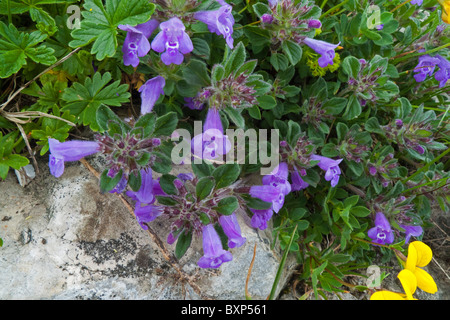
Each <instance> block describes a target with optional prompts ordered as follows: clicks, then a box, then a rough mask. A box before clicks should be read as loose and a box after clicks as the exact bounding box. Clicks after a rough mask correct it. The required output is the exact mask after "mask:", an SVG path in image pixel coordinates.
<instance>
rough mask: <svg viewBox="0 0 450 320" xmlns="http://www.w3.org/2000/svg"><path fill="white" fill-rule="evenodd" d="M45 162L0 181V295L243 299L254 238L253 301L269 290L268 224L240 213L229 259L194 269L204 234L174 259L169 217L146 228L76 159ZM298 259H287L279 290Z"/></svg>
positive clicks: (275, 262)
mask: <svg viewBox="0 0 450 320" xmlns="http://www.w3.org/2000/svg"><path fill="white" fill-rule="evenodd" d="M46 161H47V159H40V160H39V166H40V174H39V175H37V176H36V177H35V179H33V180H32V181H31V182H30V183H29V184H28V185H26V186H25V187H21V186H20V185H19V184H18V182H17V180H16V179H15V177H14V176H13V175H12V174H9V175H8V177H7V179H6V180H5V181H2V182H0V237H1V238H2V239H3V242H4V243H3V247H1V248H0V270H1V272H0V299H2V300H7V299H183V298H187V299H244V298H245V284H246V279H247V275H248V269H249V266H250V263H251V260H252V258H253V250H254V247H255V245H256V255H255V261H254V265H253V269H252V273H251V276H250V279H249V282H248V291H249V294H250V295H251V297H252V298H253V299H266V298H267V296H268V295H269V293H270V290H271V288H272V284H273V281H274V278H275V275H276V272H277V269H278V266H279V263H280V260H281V255H282V252H281V251H279V250H275V251H273V250H271V248H270V244H271V241H272V239H271V234H270V232H268V231H264V232H262V231H260V230H254V229H253V228H251V227H249V226H247V225H246V224H245V222H244V220H243V218H242V217H239V219H240V225H241V229H242V232H243V234H244V236H245V237H246V238H247V242H246V244H245V245H244V246H243V247H240V248H236V249H232V251H231V252H232V254H233V260H232V261H231V262H228V263H225V264H223V265H222V266H221V267H220V269H218V270H205V269H201V268H199V267H198V266H197V264H196V263H197V261H198V259H199V258H200V257H201V256H202V254H203V251H202V245H201V239H194V240H193V244H192V247H191V248H189V250H188V251H187V253H186V255H185V256H184V257H182V259H181V260H180V261H178V262H177V261H175V260H174V258H171V257H172V253H173V250H174V248H173V247H171V246H168V245H167V244H166V243H165V239H166V237H167V234H168V225H167V223H166V221H158V222H156V221H155V222H154V223H153V224H152V228H153V229H152V230H154V233H153V234H149V233H148V232H147V231H145V230H143V229H142V228H141V227H140V226H139V224H138V223H137V221H136V220H135V218H134V216H133V215H132V214H131V213H130V211H129V210H128V208H127V206H126V205H125V204H124V203H123V202H122V200H121V199H120V198H119V197H118V196H117V195H115V194H109V193H107V194H101V193H100V191H99V187H98V180H97V178H96V177H95V176H94V175H93V174H92V172H90V171H89V170H87V169H86V167H85V166H84V165H83V164H82V163H80V162H73V163H67V164H66V169H65V172H64V174H63V176H62V177H60V178H54V177H53V176H51V175H50V174H49V171H48V167H47V164H46ZM89 161H90V162H92V163H93V165H94V167H96V166H97V165H99V164H101V159H96V158H95V159H93V158H90V159H89ZM152 235H153V237H152ZM154 237H157V238H156V240H157V239H160V242H158V241H155V238H154ZM158 243H162V244H163V245H164V246H165V250H166V251H163V250H162V249H161V244H160V245H159V246H158ZM168 259H169V260H168ZM170 259H172V260H170ZM295 265H296V263H295V259H294V258H291V259H289V261H288V263H287V265H286V268H285V270H286V271H285V272H284V274H283V277H282V280H281V282H280V285H279V288H278V292H279V291H280V290H281V288H282V286H283V285H284V284H285V283H286V282H287V279H288V278H289V276H290V275H291V274H292V272H293V270H294V268H295ZM187 278H189V279H190V280H189V282H190V283H187V282H186V281H183V279H184V280H186V279H187Z"/></svg>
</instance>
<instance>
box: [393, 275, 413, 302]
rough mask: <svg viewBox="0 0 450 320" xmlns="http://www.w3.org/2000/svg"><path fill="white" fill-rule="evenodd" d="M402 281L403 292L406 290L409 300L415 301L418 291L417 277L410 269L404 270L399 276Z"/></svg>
mask: <svg viewBox="0 0 450 320" xmlns="http://www.w3.org/2000/svg"><path fill="white" fill-rule="evenodd" d="M397 278H398V279H399V280H400V282H401V284H402V287H403V290H405V293H406V297H407V299H408V300H414V298H413V296H412V295H413V294H414V292H416V289H417V280H416V276H415V275H414V274H413V273H412V272H411V271H410V270H408V269H403V270H402V271H400V272H399V273H398V275H397Z"/></svg>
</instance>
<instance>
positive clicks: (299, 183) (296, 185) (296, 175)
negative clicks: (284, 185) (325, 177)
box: [291, 167, 309, 191]
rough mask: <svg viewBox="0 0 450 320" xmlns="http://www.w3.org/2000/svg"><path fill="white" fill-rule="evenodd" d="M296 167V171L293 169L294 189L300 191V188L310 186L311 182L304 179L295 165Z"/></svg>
mask: <svg viewBox="0 0 450 320" xmlns="http://www.w3.org/2000/svg"><path fill="white" fill-rule="evenodd" d="M294 169H295V171H291V181H292V184H291V187H292V191H299V190H302V189H306V188H308V186H309V184H308V183H307V182H305V181H303V179H302V177H301V175H300V173H299V172H298V170H297V168H296V167H294Z"/></svg>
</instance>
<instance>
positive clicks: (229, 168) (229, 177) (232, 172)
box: [212, 163, 240, 189]
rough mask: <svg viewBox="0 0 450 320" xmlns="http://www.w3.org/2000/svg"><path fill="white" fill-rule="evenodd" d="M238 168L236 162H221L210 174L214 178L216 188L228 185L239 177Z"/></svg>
mask: <svg viewBox="0 0 450 320" xmlns="http://www.w3.org/2000/svg"><path fill="white" fill-rule="evenodd" d="M239 174H240V168H239V165H238V164H236V163H232V164H222V165H221V166H219V167H217V168H215V169H214V171H213V172H212V176H213V177H214V179H215V180H216V189H221V188H225V187H228V186H229V185H230V184H232V183H233V182H234V181H236V179H237V178H238V177H239Z"/></svg>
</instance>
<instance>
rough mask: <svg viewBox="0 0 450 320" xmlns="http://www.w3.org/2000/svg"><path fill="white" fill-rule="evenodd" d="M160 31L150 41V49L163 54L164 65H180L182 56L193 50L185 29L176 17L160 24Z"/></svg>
mask: <svg viewBox="0 0 450 320" xmlns="http://www.w3.org/2000/svg"><path fill="white" fill-rule="evenodd" d="M159 28H160V29H161V31H160V32H159V33H158V34H157V35H156V37H155V38H154V39H153V41H152V44H151V46H152V49H153V50H155V51H156V52H163V54H162V55H161V60H162V62H164V64H166V65H170V64H172V63H173V64H181V63H182V62H183V59H184V56H183V55H184V54H187V53H189V52H191V51H192V50H194V45H193V44H192V41H191V39H190V38H189V36H188V34H187V33H186V32H185V31H184V30H186V27H185V26H184V24H183V22H181V20H180V19H178V18H177V17H173V18H171V19H170V20H167V21H165V22H162V23H161V24H160V25H159Z"/></svg>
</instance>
